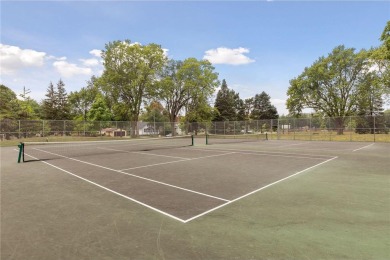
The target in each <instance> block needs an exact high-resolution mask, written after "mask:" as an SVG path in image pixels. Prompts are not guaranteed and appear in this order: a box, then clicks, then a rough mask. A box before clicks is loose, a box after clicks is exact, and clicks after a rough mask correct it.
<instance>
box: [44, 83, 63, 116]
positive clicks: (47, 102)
mask: <svg viewBox="0 0 390 260" xmlns="http://www.w3.org/2000/svg"><path fill="white" fill-rule="evenodd" d="M45 96H46V98H45V99H44V100H43V102H42V113H43V116H44V118H45V119H48V120H66V119H69V118H70V104H69V101H68V94H67V93H66V89H65V84H64V82H63V81H62V80H61V79H60V80H59V81H58V82H57V87H56V89H54V85H53V83H52V82H50V84H49V87H48V88H47V93H46V95H45Z"/></svg>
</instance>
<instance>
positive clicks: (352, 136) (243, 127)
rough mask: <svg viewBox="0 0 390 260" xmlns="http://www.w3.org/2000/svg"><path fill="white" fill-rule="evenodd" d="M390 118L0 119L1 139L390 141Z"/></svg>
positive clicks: (387, 116) (384, 116) (383, 116)
mask: <svg viewBox="0 0 390 260" xmlns="http://www.w3.org/2000/svg"><path fill="white" fill-rule="evenodd" d="M389 132H390V115H381V116H360V117H358V116H354V117H352V116H351V117H339V118H329V117H321V118H319V117H312V118H280V119H265V120H249V121H219V122H192V123H171V122H130V121H75V120H11V119H3V120H0V139H1V140H14V139H24V138H29V139H34V138H35V139H42V138H45V139H48V138H54V137H57V138H59V137H118V138H123V137H136V136H171V135H185V134H195V135H203V134H220V135H242V134H259V133H268V134H269V138H270V139H292V140H325V141H328V140H329V141H337V140H340V141H374V142H375V141H384V142H390V134H389Z"/></svg>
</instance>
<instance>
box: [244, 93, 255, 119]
mask: <svg viewBox="0 0 390 260" xmlns="http://www.w3.org/2000/svg"><path fill="white" fill-rule="evenodd" d="M253 102H254V99H253V97H251V98H247V99H245V101H244V107H245V120H249V119H250V118H251V113H252V110H253Z"/></svg>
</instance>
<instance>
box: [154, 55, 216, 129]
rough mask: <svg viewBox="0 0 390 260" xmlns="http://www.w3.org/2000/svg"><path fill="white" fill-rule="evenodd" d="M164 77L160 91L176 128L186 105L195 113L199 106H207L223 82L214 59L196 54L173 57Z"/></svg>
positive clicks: (190, 111)
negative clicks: (214, 65) (200, 59)
mask: <svg viewBox="0 0 390 260" xmlns="http://www.w3.org/2000/svg"><path fill="white" fill-rule="evenodd" d="M160 77H161V80H160V82H159V88H158V89H157V91H156V95H157V96H158V97H159V99H160V100H161V101H162V102H163V103H164V105H165V108H166V109H167V111H168V113H169V120H170V121H171V123H172V129H174V125H175V122H176V121H177V117H178V115H179V113H180V111H182V110H183V109H186V112H188V113H192V114H194V113H197V112H200V111H195V110H196V109H200V110H203V109H204V104H206V103H207V100H208V98H209V97H210V96H211V95H212V94H213V93H214V91H215V88H216V86H217V85H218V84H219V82H218V74H217V73H215V72H214V67H213V66H212V65H211V63H210V62H209V61H207V60H202V61H198V60H197V59H195V58H188V59H186V60H184V61H174V60H171V61H169V62H168V64H167V66H166V67H165V68H164V70H163V71H162V73H161V75H160ZM198 114H199V113H198ZM173 134H175V133H174V131H173Z"/></svg>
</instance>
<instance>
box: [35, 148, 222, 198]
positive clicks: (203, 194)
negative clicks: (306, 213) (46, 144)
mask: <svg viewBox="0 0 390 260" xmlns="http://www.w3.org/2000/svg"><path fill="white" fill-rule="evenodd" d="M34 149H35V150H38V151H41V152H44V153H49V154H53V155H56V156H60V157H63V158H66V159H69V160H73V161H76V162H81V163H85V164H89V165H92V166H95V167H98V168H102V169H106V170H109V171H114V172H119V173H122V174H125V175H129V176H132V177H135V178H139V179H142V180H146V181H150V182H154V183H158V184H161V185H165V186H169V187H172V188H175V189H179V190H184V191H188V192H192V193H196V194H199V195H202V196H205V197H210V198H213V199H217V200H222V201H229V200H227V199H223V198H219V197H216V196H212V195H209V194H206V193H202V192H198V191H194V190H190V189H186V188H182V187H179V186H175V185H172V184H169V183H165V182H161V181H156V180H153V179H149V178H145V177H141V176H138V175H135V174H131V173H127V172H123V171H121V170H115V169H112V168H108V167H105V166H101V165H98V164H94V163H90V162H86V161H81V160H77V159H75V158H71V157H66V156H63V155H60V154H56V153H52V152H47V151H44V150H40V149H37V148H34ZM183 161H184V160H183Z"/></svg>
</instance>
